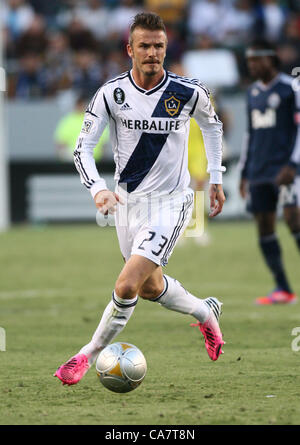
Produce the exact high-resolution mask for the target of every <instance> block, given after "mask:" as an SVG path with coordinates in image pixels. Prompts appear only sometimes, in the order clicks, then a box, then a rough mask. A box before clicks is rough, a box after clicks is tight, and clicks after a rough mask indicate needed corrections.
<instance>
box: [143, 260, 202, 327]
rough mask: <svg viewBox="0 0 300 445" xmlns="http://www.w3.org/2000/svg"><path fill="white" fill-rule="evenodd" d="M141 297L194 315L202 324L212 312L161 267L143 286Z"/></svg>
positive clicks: (173, 309) (167, 307)
mask: <svg viewBox="0 0 300 445" xmlns="http://www.w3.org/2000/svg"><path fill="white" fill-rule="evenodd" d="M159 290H160V292H158V291H159ZM139 296H140V297H141V298H143V299H145V300H149V301H155V302H158V303H160V304H161V305H162V306H163V307H165V308H166V309H170V310H172V311H176V312H181V313H183V314H189V315H193V316H194V317H195V318H196V319H197V320H198V321H200V322H201V323H203V322H204V321H206V320H207V318H208V315H209V312H210V308H209V306H208V305H207V304H206V303H205V300H202V299H200V298H197V297H195V296H194V295H192V294H191V293H190V292H188V291H187V290H186V289H185V288H184V287H183V286H182V284H181V283H180V282H179V281H177V280H175V279H174V278H172V277H169V276H168V275H166V274H163V271H162V268H161V267H158V268H157V269H156V270H155V271H154V272H153V274H152V275H151V276H150V277H149V278H148V279H147V280H146V281H145V283H144V284H143V285H142V286H141V288H140V289H139Z"/></svg>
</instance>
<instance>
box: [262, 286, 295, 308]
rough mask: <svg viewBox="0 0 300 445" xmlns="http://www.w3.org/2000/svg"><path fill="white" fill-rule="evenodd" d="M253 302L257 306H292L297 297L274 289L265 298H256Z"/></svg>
mask: <svg viewBox="0 0 300 445" xmlns="http://www.w3.org/2000/svg"><path fill="white" fill-rule="evenodd" d="M255 302H256V304H259V305H270V304H293V303H296V302H297V297H296V295H295V294H293V293H290V292H287V291H285V290H281V289H275V290H273V291H272V292H271V293H270V294H269V295H268V296H266V297H258V298H256V300H255Z"/></svg>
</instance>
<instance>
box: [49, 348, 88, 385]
mask: <svg viewBox="0 0 300 445" xmlns="http://www.w3.org/2000/svg"><path fill="white" fill-rule="evenodd" d="M89 368H90V365H89V362H88V359H87V356H86V355H84V354H76V355H74V357H72V358H70V360H68V361H67V362H66V363H64V364H63V365H61V366H60V367H59V368H58V370H57V371H56V373H55V374H53V376H54V377H58V378H59V380H61V381H62V384H63V385H75V384H76V383H78V382H79V381H80V380H81V379H82V377H83V376H84V375H85V374H86V373H87V371H88V370H89Z"/></svg>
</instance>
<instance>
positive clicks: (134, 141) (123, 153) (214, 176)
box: [74, 71, 225, 197]
mask: <svg viewBox="0 0 300 445" xmlns="http://www.w3.org/2000/svg"><path fill="white" fill-rule="evenodd" d="M191 117H194V118H195V120H196V121H197V123H198V125H199V127H200V128H201V130H202V133H203V138H204V144H205V148H206V154H207V158H208V169H207V171H208V172H209V173H210V176H211V177H210V182H211V183H214V184H220V183H222V171H224V170H225V168H224V167H222V166H221V162H222V123H221V122H220V121H219V119H218V117H217V115H216V113H215V111H214V109H213V107H212V105H211V102H210V99H209V92H208V90H207V89H206V88H205V87H204V86H203V85H202V84H201V83H200V82H199V81H198V80H196V79H189V78H186V77H182V76H177V75H175V74H173V73H171V72H166V71H165V74H164V78H163V80H162V81H161V82H160V83H159V84H158V85H157V86H156V87H154V88H153V89H151V90H143V89H142V88H140V87H139V86H138V85H136V83H135V82H134V80H133V77H132V73H131V72H130V71H128V72H126V73H123V74H121V75H120V76H119V77H117V78H115V79H113V80H111V81H109V82H107V83H105V84H104V85H103V86H102V87H101V88H100V89H99V90H98V91H97V92H96V94H95V96H94V97H93V99H92V101H91V102H90V104H89V106H88V108H87V111H86V114H85V118H84V123H83V127H82V130H81V132H80V135H79V137H78V140H77V147H76V149H75V152H74V159H75V165H76V168H77V170H78V172H79V174H80V178H81V182H82V183H83V184H84V185H85V186H86V187H87V188H89V189H90V191H91V194H92V196H93V197H94V196H95V195H96V193H97V192H98V191H100V190H103V189H107V186H106V184H105V181H104V179H103V178H101V176H100V175H99V172H98V171H97V168H96V165H95V161H94V158H93V149H94V147H95V146H96V145H97V143H98V140H99V138H100V136H101V134H102V132H103V130H104V128H105V127H106V125H107V124H108V125H109V129H110V142H111V146H112V149H113V154H114V161H115V165H116V170H115V180H116V182H117V184H119V186H121V187H122V188H124V189H125V190H127V192H128V193H132V194H138V195H140V194H141V195H143V194H148V193H149V192H153V191H155V192H158V193H161V194H170V193H172V192H174V191H182V190H185V189H186V188H187V187H188V185H189V183H190V175H189V172H188V136H189V124H190V118H191Z"/></svg>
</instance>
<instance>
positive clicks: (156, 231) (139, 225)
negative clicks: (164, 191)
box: [115, 188, 194, 266]
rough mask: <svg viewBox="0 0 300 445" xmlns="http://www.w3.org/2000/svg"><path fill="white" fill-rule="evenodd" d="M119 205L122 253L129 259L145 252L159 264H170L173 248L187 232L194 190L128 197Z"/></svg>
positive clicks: (117, 215)
mask: <svg viewBox="0 0 300 445" xmlns="http://www.w3.org/2000/svg"><path fill="white" fill-rule="evenodd" d="M116 193H117V194H119V195H120V197H121V199H122V200H123V201H125V202H124V204H123V205H118V206H117V211H116V215H115V223H116V229H117V235H118V239H119V245H120V249H121V253H122V255H123V257H124V259H125V261H127V260H128V259H129V258H130V257H131V255H141V256H143V257H146V258H148V259H149V260H151V261H153V262H154V263H156V264H158V265H159V266H166V265H167V263H168V259H169V257H170V256H171V254H172V252H173V249H174V247H175V245H176V243H177V241H178V239H179V238H180V236H181V234H182V233H183V232H184V231H185V229H186V227H187V225H188V223H189V221H190V219H191V216H192V211H193V204H194V192H193V190H192V189H190V188H188V189H187V190H185V191H184V192H176V193H173V194H172V195H163V196H155V195H154V194H151V196H147V197H142V198H139V197H136V196H135V197H131V195H127V194H126V196H125V195H124V194H122V192H120V189H118V190H116Z"/></svg>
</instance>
